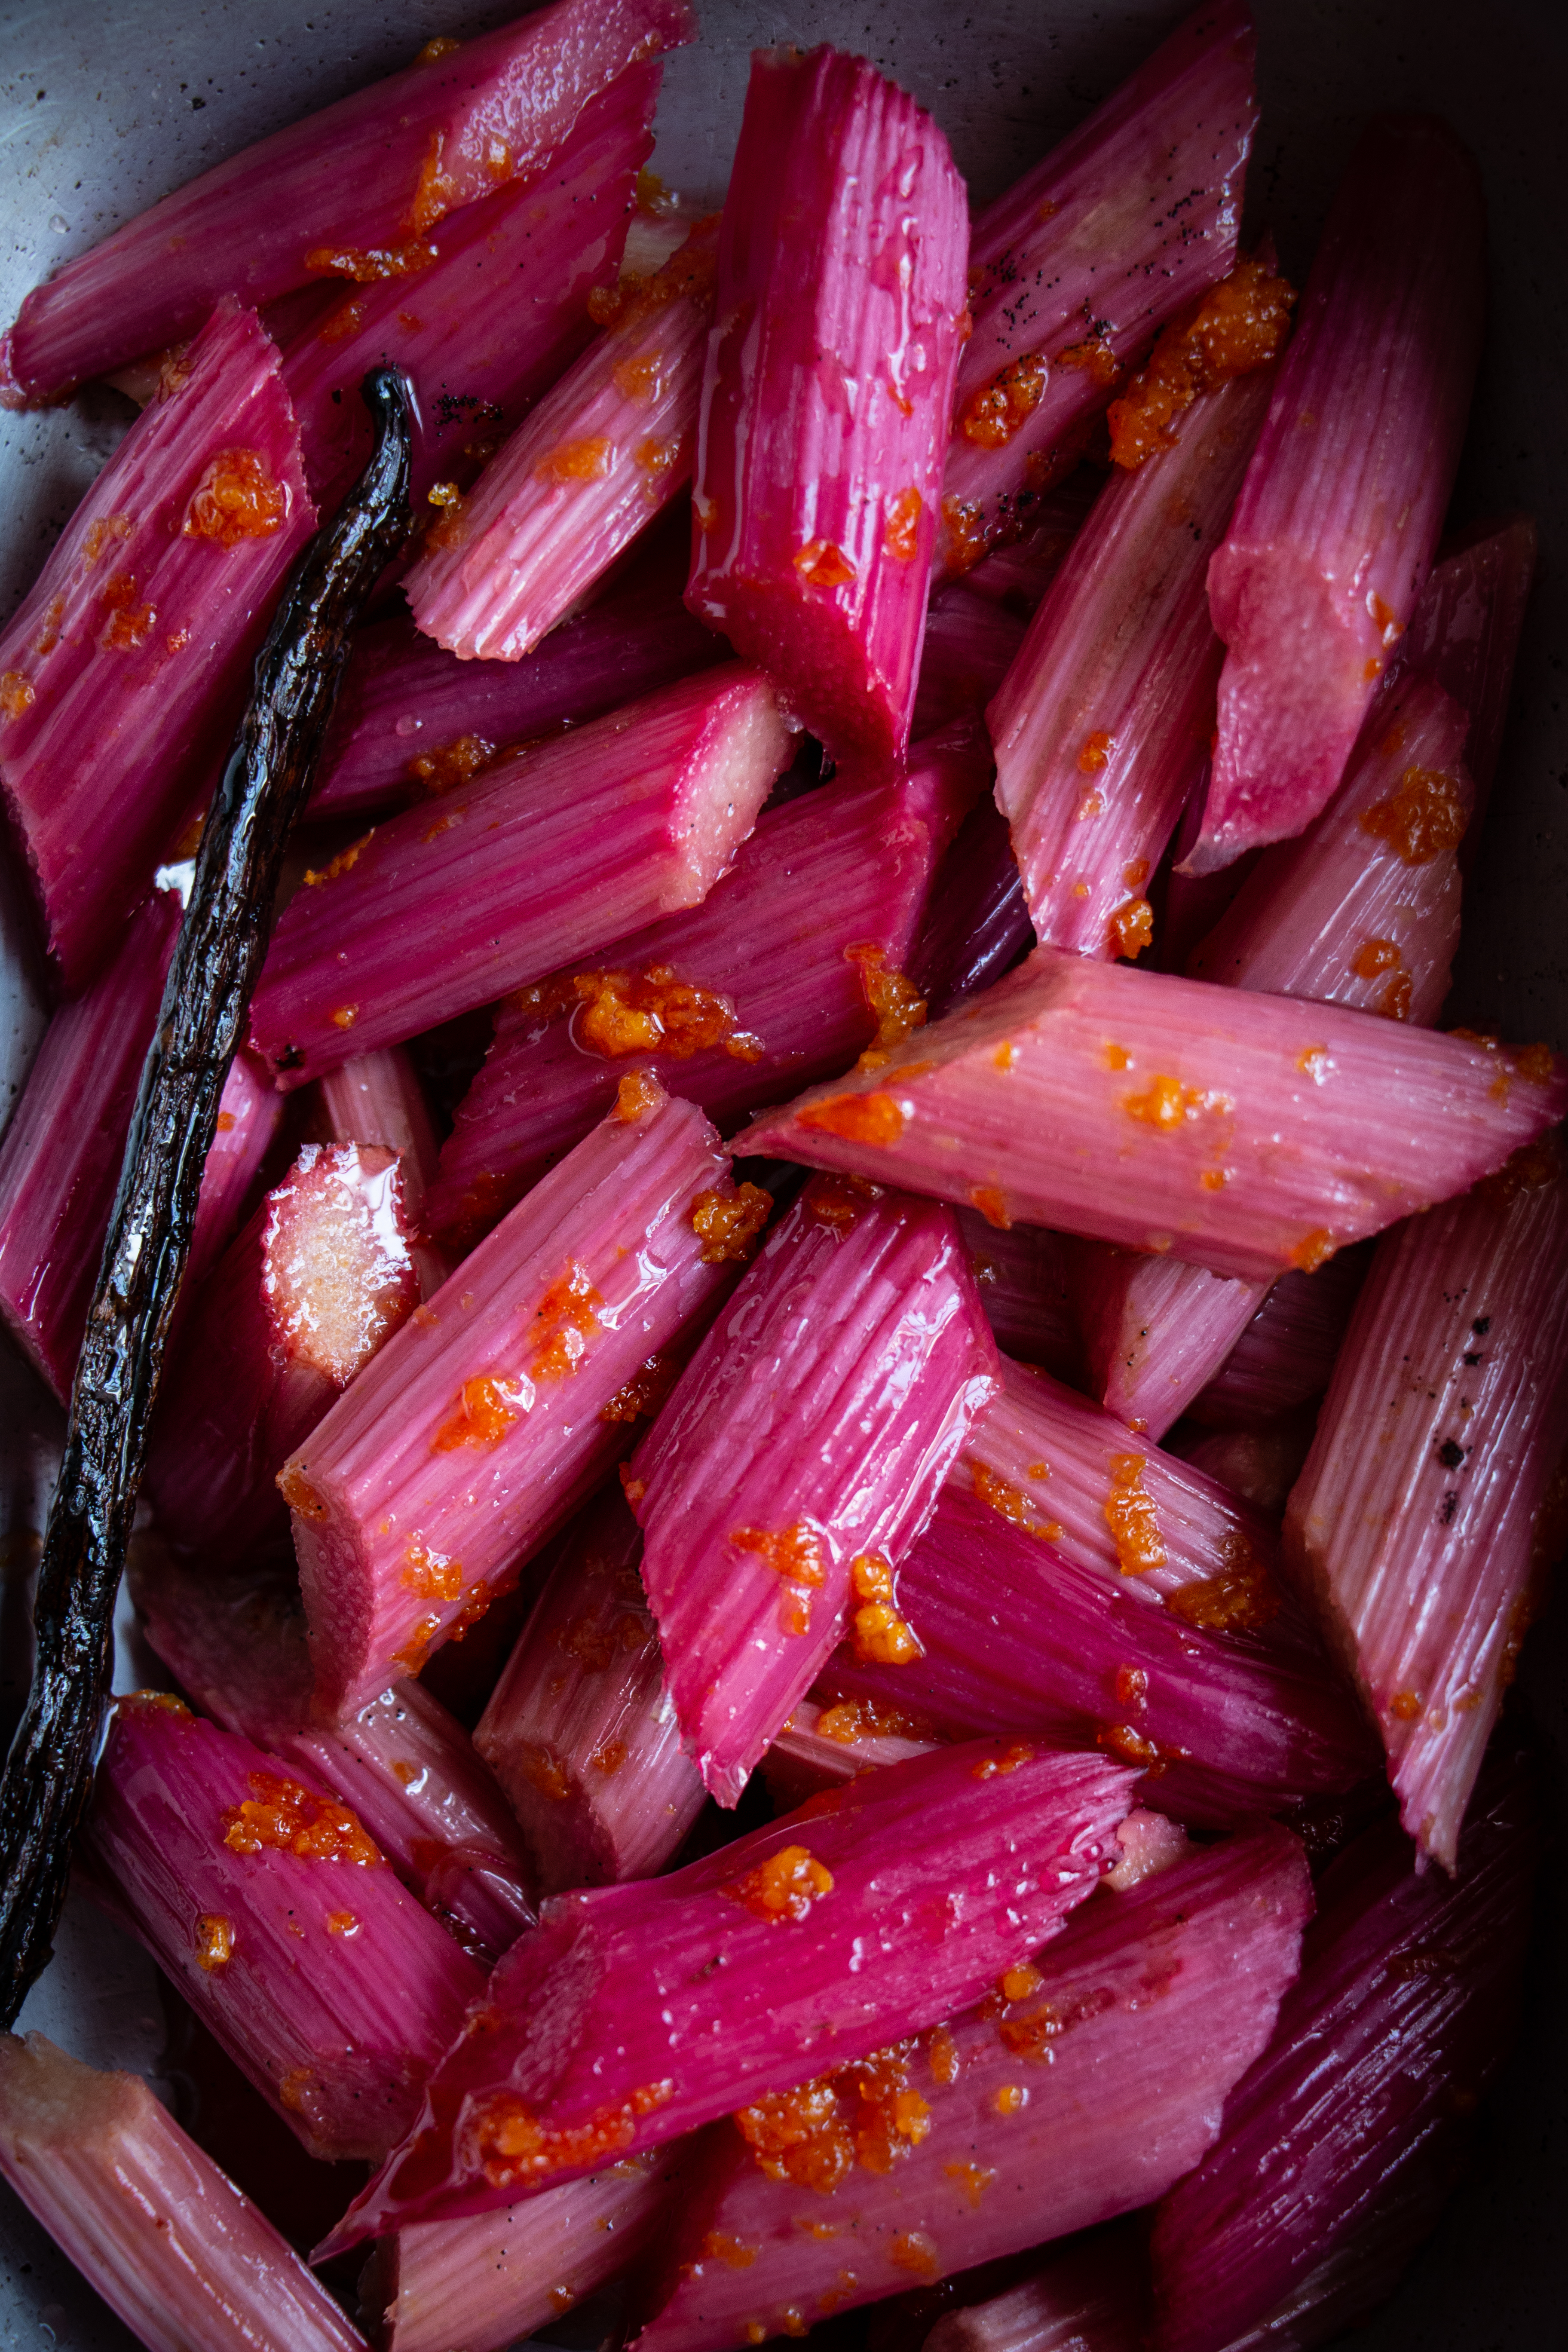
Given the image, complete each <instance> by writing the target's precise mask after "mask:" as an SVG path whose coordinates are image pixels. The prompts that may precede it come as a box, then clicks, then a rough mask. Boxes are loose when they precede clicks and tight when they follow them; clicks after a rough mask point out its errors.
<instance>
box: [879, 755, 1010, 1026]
mask: <svg viewBox="0 0 1568 2352" xmlns="http://www.w3.org/2000/svg"><path fill="white" fill-rule="evenodd" d="M1034 944H1035V932H1034V926H1033V925H1032V924H1031V922H1030V920H1029V909H1028V908H1027V906H1026V903H1025V899H1024V885H1023V880H1022V877H1020V875H1019V872H1018V861H1017V859H1016V857H1015V856H1014V855H1013V842H1012V836H1011V835H1010V834H1009V833H1008V830H1007V820H1006V819H1005V816H1004V815H1003V814H1002V812H1001V810H1000V809H999V808H998V807H997V806H996V803H995V802H994V801H993V800H984V801H983V802H982V803H980V806H979V807H978V808H976V809H973V810H972V811H971V812H970V814H969V815H968V816H966V817H965V818H964V820H963V826H962V827H961V829H960V832H959V835H958V838H957V840H956V841H955V842H954V843H953V845H952V849H951V850H950V851H949V852H948V855H947V856H946V858H945V860H944V861H943V864H942V871H941V873H940V874H939V875H938V877H937V885H936V888H935V889H934V890H933V891H932V893H931V911H930V914H929V915H928V916H927V918H926V920H925V922H924V923H923V924H922V926H921V935H920V938H919V940H918V941H917V942H916V945H915V949H914V953H913V956H912V958H911V960H910V973H911V976H912V978H913V979H914V982H915V984H916V986H917V987H919V988H920V989H921V991H922V992H924V993H925V994H926V995H927V996H928V997H929V999H930V1003H931V1015H932V1017H933V1018H936V1017H938V1016H940V1015H941V1014H942V1013H950V1012H951V1011H952V1008H953V1006H954V1005H955V1004H956V1003H958V1001H959V999H960V998H961V997H965V996H973V994H974V993H975V992H977V991H978V990H980V989H982V988H989V987H990V985H991V983H992V982H993V981H994V980H1000V979H1001V977H1002V975H1003V973H1004V972H1005V971H1010V970H1011V968H1012V967H1013V965H1014V964H1016V962H1017V961H1018V959H1019V957H1020V956H1022V955H1024V954H1026V952H1027V951H1028V950H1029V949H1030V948H1032V947H1033V946H1034Z"/></svg>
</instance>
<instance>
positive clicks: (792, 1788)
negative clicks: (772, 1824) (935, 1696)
mask: <svg viewBox="0 0 1568 2352" xmlns="http://www.w3.org/2000/svg"><path fill="white" fill-rule="evenodd" d="M937 1745H938V1743H937V1741H935V1740H934V1739H931V1738H925V1737H923V1736H922V1727H921V1724H920V1722H919V1720H918V1718H917V1717H914V1716H912V1715H905V1714H904V1713H902V1711H901V1710H900V1709H899V1708H896V1707H887V1708H881V1709H879V1708H878V1707H876V1706H871V1705H869V1704H867V1705H865V1706H857V1705H856V1703H855V1701H854V1700H853V1699H850V1700H847V1701H845V1702H844V1703H843V1704H830V1705H826V1706H823V1705H820V1704H819V1703H818V1702H817V1701H816V1700H815V1699H808V1698H805V1699H802V1700H801V1702H800V1705H799V1706H797V1707H796V1708H795V1712H794V1714H793V1715H792V1716H791V1717H790V1718H789V1721H788V1722H787V1723H786V1724H784V1727H783V1728H782V1729H781V1730H780V1732H779V1736H778V1738H776V1739H775V1740H774V1741H773V1746H772V1747H771V1748H769V1750H768V1752H767V1754H766V1755H765V1756H764V1757H763V1762H762V1774H763V1780H764V1782H765V1783H766V1786H767V1791H768V1795H769V1797H770V1798H771V1799H772V1800H773V1805H774V1807H775V1808H776V1809H777V1810H779V1811H784V1809H785V1808H786V1807H788V1806H791V1805H803V1804H805V1801H806V1799H807V1798H808V1797H815V1796H816V1795H818V1794H819V1793H820V1791H821V1790H824V1789H837V1788H838V1787H839V1786H840V1785H841V1784H842V1783H843V1782H844V1781H846V1780H858V1779H859V1778H860V1775H861V1773H862V1772H875V1771H877V1770H879V1769H880V1768H881V1766H882V1765H884V1764H904V1763H907V1762H908V1761H909V1759H910V1757H911V1756H923V1755H924V1754H925V1752H926V1750H927V1749H928V1748H934V1747H935V1746H937Z"/></svg>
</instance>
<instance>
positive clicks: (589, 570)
mask: <svg viewBox="0 0 1568 2352" xmlns="http://www.w3.org/2000/svg"><path fill="white" fill-rule="evenodd" d="M718 239H719V223H718V220H717V218H716V217H715V218H712V219H710V220H704V221H700V222H699V223H698V225H697V226H696V227H695V228H694V229H693V230H692V232H691V234H690V236H689V237H688V238H687V240H686V242H685V244H684V245H682V246H681V247H680V248H679V251H678V252H676V253H674V254H672V255H671V256H670V258H669V259H668V261H667V262H666V263H665V265H664V267H663V268H662V269H658V270H656V271H655V273H654V274H653V276H652V277H651V278H647V279H646V280H639V279H637V278H623V279H622V280H621V283H620V285H619V286H618V287H617V288H616V289H615V292H614V295H613V296H612V297H610V298H609V299H602V300H601V303H600V304H599V305H598V306H597V307H599V308H600V309H602V310H604V311H605V312H606V313H608V323H607V325H606V326H605V331H604V333H603V334H601V335H600V336H599V337H598V338H597V339H596V340H595V341H594V342H592V343H590V345H589V346H588V349H587V350H586V351H585V352H584V353H583V355H582V357H581V358H580V359H579V360H578V361H577V362H576V364H575V365H574V366H573V367H571V368H569V369H568V370H567V372H566V373H565V374H564V375H563V376H562V377H561V379H560V381H559V383H556V384H555V385H554V386H553V387H552V389H551V391H549V392H548V393H547V394H545V396H544V398H543V399H542V401H541V402H540V403H539V404H538V406H537V407H535V408H534V409H532V410H531V413H530V415H529V417H528V420H527V422H526V424H524V425H521V427H520V428H519V430H518V431H517V432H516V433H514V434H513V435H512V436H511V438H510V440H509V441H508V442H507V443H506V444H505V446H504V447H502V448H501V449H500V451H499V452H498V454H497V455H496V457H493V458H492V459H491V461H490V463H489V465H488V466H487V467H486V468H485V470H484V473H483V475H482V476H481V478H480V479H479V483H478V485H477V486H476V488H475V489H474V491H473V493H472V495H471V496H470V497H469V498H468V499H465V500H464V501H463V504H462V507H461V509H460V510H456V511H451V512H449V513H448V514H447V515H446V516H444V517H443V518H442V521H441V523H440V525H439V526H438V527H437V530H436V532H435V533H434V534H433V539H432V541H426V550H425V553H424V554H423V556H422V557H421V559H420V561H419V562H418V563H417V564H416V566H415V567H414V569H413V571H412V572H410V573H409V574H408V577H407V580H406V581H405V589H406V592H407V595H408V602H409V606H410V609H411V611H412V612H413V614H414V618H415V620H416V622H417V623H418V625H419V626H420V628H421V629H422V630H423V631H424V632H425V634H426V636H429V637H434V638H435V640H436V642H437V644H438V645H441V646H446V647H447V650H448V652H451V653H455V654H459V655H461V656H462V657H463V658H464V659H465V660H466V661H476V660H478V661H518V660H520V659H521V657H522V656H524V655H525V654H530V653H531V652H532V651H533V649H534V647H535V646H537V645H538V644H539V641H540V639H541V638H542V637H543V636H544V635H546V634H547V633H548V631H549V630H551V629H552V628H553V627H554V625H555V624H556V623H557V621H559V620H560V619H561V618H562V616H563V614H565V613H566V612H567V611H568V610H569V609H570V608H571V606H572V605H573V604H575V603H576V602H577V600H578V598H579V597H581V596H582V595H583V594H584V593H585V592H586V591H587V590H588V589H589V588H590V587H591V586H592V585H593V583H594V582H595V580H597V579H599V578H600V576H601V575H602V574H603V573H604V572H606V571H607V570H608V569H609V567H610V565H611V564H612V563H613V562H615V561H616V558H617V557H618V556H619V555H620V554H621V553H622V551H623V550H624V549H626V547H627V546H629V545H630V543H631V541H633V540H634V539H636V538H637V534H638V533H639V532H640V531H642V530H646V529H647V525H648V524H649V523H650V522H652V521H653V520H654V519H655V517H656V516H657V515H658V514H659V513H660V512H661V511H662V510H663V509H664V508H665V507H667V506H668V503H669V501H670V500H671V499H673V498H674V497H675V496H676V495H677V493H678V492H679V491H681V490H683V489H684V488H685V487H686V484H687V482H688V481H689V478H690V474H691V467H692V464H693V461H694V458H695V456H696V444H697V404H698V399H699V396H700V393H701V389H702V367H703V361H704V357H705V355H706V352H707V349H708V331H709V328H710V325H711V323H712V319H713V283H714V268H715V255H716V248H717V246H718ZM611 300H614V301H615V303H616V306H617V307H616V308H615V309H614V310H611Z"/></svg>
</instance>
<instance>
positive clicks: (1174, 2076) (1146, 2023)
mask: <svg viewBox="0 0 1568 2352" xmlns="http://www.w3.org/2000/svg"><path fill="white" fill-rule="evenodd" d="M905 1769H908V1768H905ZM867 1785H868V1786H870V1787H874V1786H876V1785H877V1784H876V1782H875V1781H873V1782H869V1783H868V1784H867ZM1310 1909H1311V1891H1310V1885H1309V1882H1308V1877H1307V1869H1306V1864H1305V1862H1304V1860H1303V1858H1302V1854H1301V1849H1300V1846H1299V1845H1298V1844H1297V1843H1296V1841H1295V1839H1294V1838H1292V1837H1291V1836H1289V1834H1288V1833H1287V1832H1285V1831H1283V1830H1279V1829H1275V1828H1263V1829H1258V1830H1254V1831H1253V1832H1251V1834H1250V1835H1247V1836H1245V1837H1238V1838H1233V1839H1231V1840H1229V1841H1227V1842H1226V1843H1224V1844H1222V1845H1219V1846H1215V1847H1213V1848H1211V1849H1210V1850H1208V1851H1207V1852H1205V1853H1195V1854H1194V1855H1193V1856H1192V1857H1191V1858H1190V1859H1189V1860H1187V1861H1185V1862H1182V1863H1179V1864H1176V1865H1175V1866H1174V1867H1173V1868H1172V1869H1170V1870H1167V1871H1163V1872H1161V1873H1159V1874H1156V1875H1154V1876H1152V1877H1150V1878H1148V1879H1147V1880H1145V1881H1144V1882H1143V1884H1142V1885H1138V1886H1135V1887H1133V1888H1132V1889H1131V1892H1130V1893H1128V1894H1125V1895H1112V1894H1102V1895H1096V1896H1095V1897H1094V1899H1093V1900H1092V1901H1090V1902H1089V1903H1086V1904H1084V1905H1083V1906H1082V1908H1081V1909H1080V1910H1079V1911H1078V1912H1076V1913H1075V1914H1074V1916H1073V1917H1072V1919H1071V1920H1070V1921H1069V1922H1068V1926H1067V1927H1066V1929H1065V1930H1064V1932H1063V1933H1062V1935H1061V1936H1060V1937H1058V1939H1057V1940H1056V1941H1055V1942H1054V1943H1052V1944H1049V1945H1047V1947H1046V1948H1045V1950H1044V1951H1043V1952H1040V1953H1039V1954H1037V1957H1036V1958H1034V1959H1033V1960H1032V1961H1026V1962H1025V1963H1024V1964H1023V1965H1022V1966H1018V1965H1015V1966H1013V1967H1012V1968H1010V1969H1008V1970H1007V1972H1006V1973H1005V1975H1004V1976H1003V1977H1002V1979H1001V1981H1000V1983H999V1985H998V1986H997V1987H996V1990H995V1991H994V1993H993V1995H992V1997H991V1998H990V1999H989V2000H985V2001H984V2002H982V2003H981V2004H980V2006H979V2007H978V2008H975V2009H972V2010H970V2011H968V2012H967V2013H966V2014H964V2015H963V2016H955V2017H953V2018H952V2021H951V2022H950V2023H949V2024H947V2025H944V2026H939V2027H938V2029H937V2031H936V2032H934V2033H932V2034H929V2035H922V2036H921V2038H920V2040H919V2042H915V2041H913V2040H912V2039H909V2038H904V2039H901V2040H900V2042H898V2043H896V2044H894V2045H893V2046H892V2047H889V2048H887V2049H884V2050H881V2051H879V2052H877V2053H875V2054H874V2055H873V2056H872V2057H871V2058H870V2059H869V2060H868V2062H866V2063H863V2064H860V2065H856V2064H854V2063H846V2059H845V2058H844V2057H841V2056H838V2055H837V2053H835V2059H834V2064H833V2069H832V2072H831V2073H829V2074H825V2075H823V2076H821V2077H820V2078H819V2079H818V2080H817V2081H816V2082H815V2083H812V2084H807V2085H805V2087H804V2088H803V2089H801V2090H798V2091H795V2092H794V2093H786V2094H785V2095H784V2096H782V2097H779V2096H775V2097H770V2098H763V2099H759V2100H757V2101H756V2102H755V2103H754V2104H753V2105H750V2106H748V2107H746V2108H744V2109H742V2111H741V2113H739V2114H738V2115H736V2116H733V2117H732V2118H731V2120H730V2121H728V2122H726V2123H724V2124H722V2125H721V2126H718V2128H717V2129H716V2130H714V2131H713V2132H711V2133H710V2134H708V2135H707V2136H706V2137H705V2139H704V2140H703V2142H702V2143H701V2144H700V2147H699V2148H698V2149H697V2150H696V2151H695V2152H694V2155H693V2159H692V2164H691V2168H690V2170H691V2179H690V2185H689V2188H688V2189H686V2193H685V2195H684V2197H683V2199H682V2201H681V2206H680V2225H679V2232H678V2234H677V2236H676V2238H675V2239H674V2241H673V2242H671V2243H670V2244H669V2246H668V2252H667V2254H666V2258H665V2262H664V2264H663V2270H664V2289H663V2294H662V2295H661V2297H660V2300H659V2303H658V2310H657V2313H656V2315H655V2316H654V2317H653V2318H652V2320H651V2321H650V2322H649V2324H648V2325H647V2326H646V2327H645V2328H644V2330H643V2333H642V2335H641V2336H639V2337H638V2338H637V2346H638V2347H639V2352H731V2347H739V2346H743V2345H745V2344H748V2343H758V2342H760V2341H761V2340H762V2338H763V2336H776V2335H796V2334H805V2330H806V2328H807V2327H808V2326H810V2325H811V2323H812V2322H813V2321H815V2320H817V2319H819V2318H822V2317H824V2316H825V2315H826V2314H828V2313H830V2312H833V2311H836V2310H840V2309H842V2308H843V2307H844V2306H846V2305H854V2304H860V2303H867V2302H869V2301H872V2300H874V2299H875V2298H877V2297H879V2296H882V2295H889V2294H898V2293H899V2292H900V2289H907V2288H909V2287H910V2286H912V2285H922V2284H923V2285H930V2284H933V2283H934V2282H935V2281H936V2280H937V2279H939V2278H942V2277H945V2276H947V2275H948V2274H949V2273H952V2272H954V2271H961V2270H967V2269H970V2268H972V2267H973V2265H974V2264H976V2263H983V2262H988V2261H992V2260H994V2259H995V2258H996V2257H998V2256H1001V2255H1005V2254H1013V2253H1021V2252H1023V2251H1024V2250H1025V2249H1026V2247H1029V2246H1031V2245H1035V2244H1037V2243H1039V2242H1041V2241H1042V2240H1049V2239H1053V2238H1058V2237H1065V2236H1066V2235H1067V2234H1068V2232H1069V2231H1076V2230H1081V2229H1084V2228H1086V2227H1088V2226H1089V2225H1090V2224H1092V2223H1094V2222H1098V2221H1107V2220H1109V2219H1110V2217H1112V2216H1113V2215H1115V2214H1118V2213H1124V2212H1127V2211H1130V2210H1133V2209H1135V2208H1137V2207H1139V2206H1142V2205H1144V2204H1147V2203H1148V2202H1150V2200H1152V2199H1153V2198H1154V2197H1157V2196H1158V2195H1159V2194H1160V2193H1161V2192H1162V2190H1163V2189H1168V2188H1169V2187H1170V2186H1171V2185H1172V2184H1173V2182H1174V2181H1175V2180H1176V2179H1179V2178H1180V2176H1181V2175H1182V2174H1183V2173H1184V2172H1186V2171H1187V2170H1188V2169H1189V2168H1191V2167H1192V2165H1193V2164H1194V2163H1195V2162H1196V2161H1197V2160H1198V2158H1200V2157H1201V2156H1203V2155H1204V2153H1205V2151H1206V2150H1207V2148H1208V2147H1210V2145H1211V2144H1212V2142H1213V2140H1214V2138H1215V2133H1216V2131H1217V2130H1218V2127H1219V2119H1220V2109H1221V2105H1222V2103H1223V2101H1224V2099H1225V2096H1226V2093H1227V2092H1228V2091H1229V2089H1230V2087H1231V2085H1232V2084H1234V2083H1235V2082H1236V2080H1237V2077H1238V2076H1239V2075H1240V2074H1243V2073H1244V2072H1245V2071H1246V2069H1247V2066H1248V2065H1249V2064H1250V2063H1252V2062H1253V2060H1254V2059H1256V2058H1257V2056H1258V2053H1259V2052H1260V2051H1261V2050H1262V2048H1263V2047H1264V2045H1265V2044H1266V2043H1267V2042H1268V2036H1269V2032H1270V2031H1271V2029H1272V2027H1273V2024H1274V2019H1275V2015H1276V2012H1277V2011H1278V2009H1279V2000H1280V1996H1281V1994H1282V1993H1283V1992H1284V1990H1285V1989H1286V1987H1287V1986H1288V1985H1289V1982H1290V1980H1291V1979H1292V1977H1293V1976H1294V1975H1295V1973H1296V1967H1297V1958H1298V1953H1299V1950H1300V1937H1301V1929H1302V1927H1303V1926H1304V1924H1305V1922H1306V1919H1307V1917H1308V1915H1309V1913H1310ZM1076 2340H1077V2341H1078V2342H1080V2343H1081V2341H1082V2339H1081V2338H1079V2339H1076Z"/></svg>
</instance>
